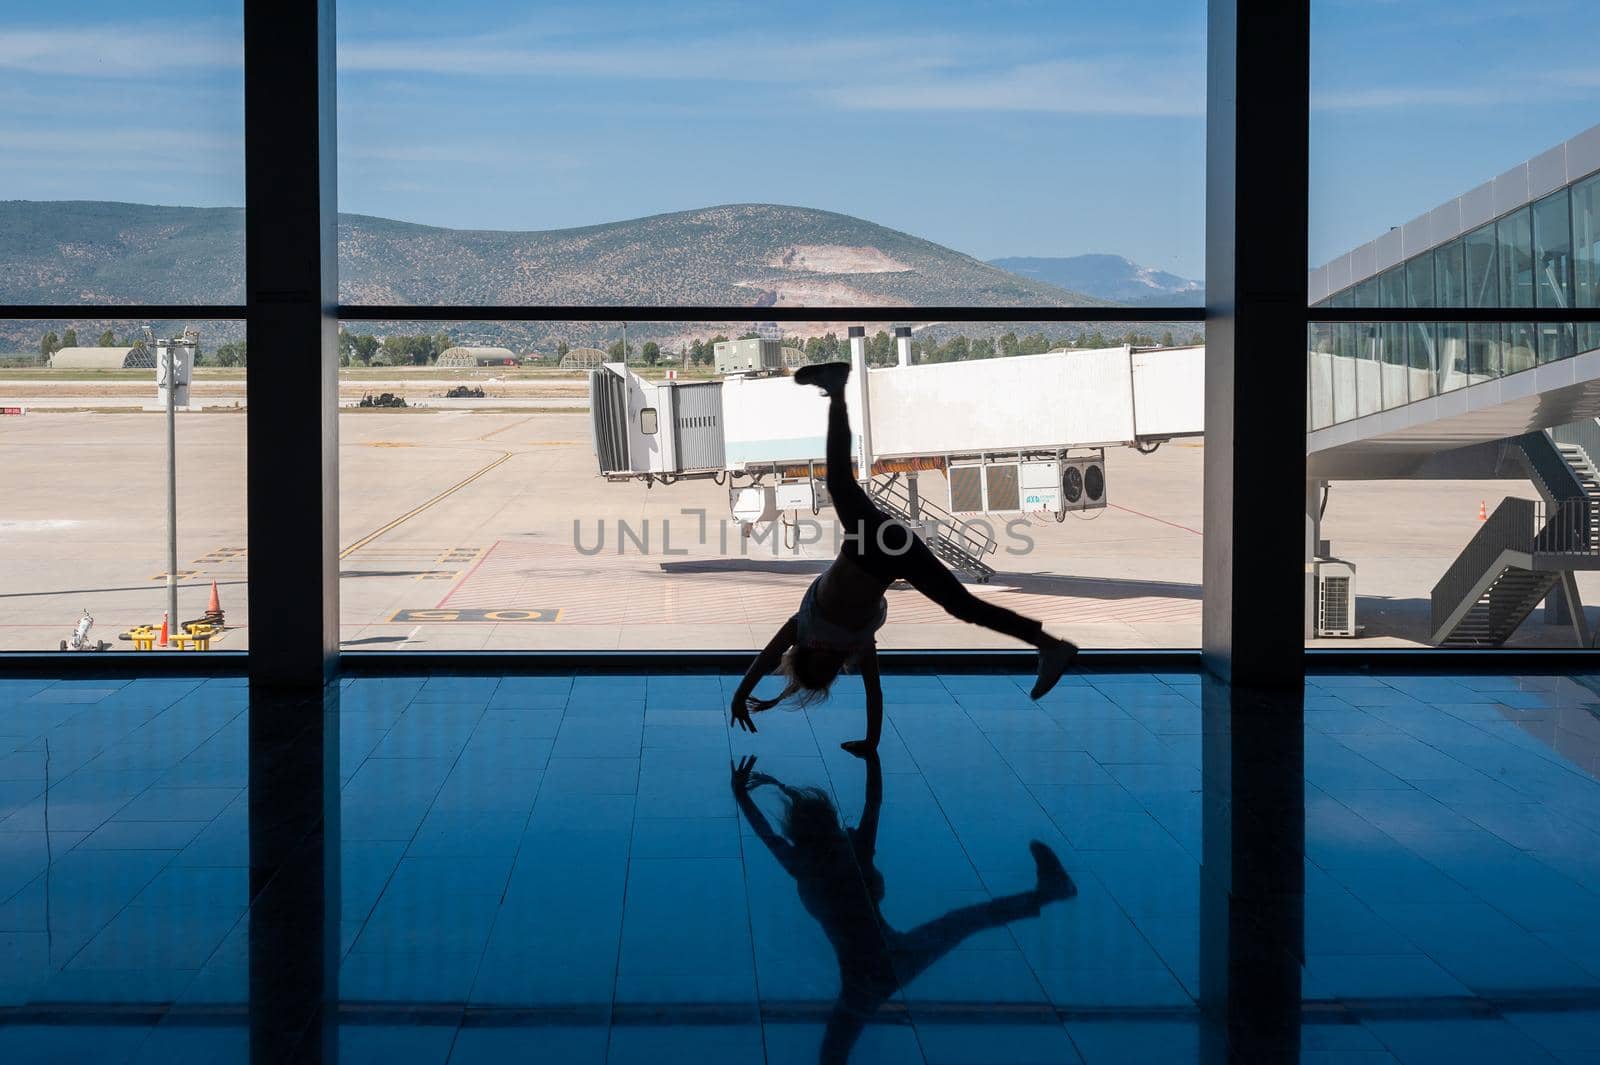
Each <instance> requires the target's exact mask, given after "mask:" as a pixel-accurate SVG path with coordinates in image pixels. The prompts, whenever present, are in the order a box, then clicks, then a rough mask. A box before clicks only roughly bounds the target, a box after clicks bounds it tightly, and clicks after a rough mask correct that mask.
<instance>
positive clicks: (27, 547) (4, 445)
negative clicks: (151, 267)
mask: <svg viewBox="0 0 1600 1065" xmlns="http://www.w3.org/2000/svg"><path fill="white" fill-rule="evenodd" d="M190 325H191V323H187V322H130V321H117V320H106V319H104V318H95V319H82V320H76V321H74V320H62V321H55V322H20V321H3V320H0V337H3V342H4V346H5V348H7V349H9V350H10V351H11V352H13V353H14V354H10V355H3V356H0V500H3V501H4V502H3V503H0V588H3V589H4V592H5V594H3V595H0V650H5V651H55V650H59V649H61V643H62V641H63V640H68V641H70V640H72V639H73V638H74V635H75V633H76V630H77V627H78V625H79V624H81V623H82V619H83V618H84V617H85V615H87V616H88V617H89V618H91V619H92V626H91V627H90V628H89V630H88V633H87V644H86V646H88V648H89V649H91V650H93V649H95V648H97V647H98V646H99V645H100V643H101V642H102V641H103V642H105V643H106V644H107V645H108V646H109V647H112V648H116V649H118V650H123V651H131V650H134V649H136V646H137V645H136V644H135V642H134V640H133V639H132V638H124V637H125V636H127V635H128V634H131V633H135V632H136V631H137V630H142V629H144V628H150V629H152V630H159V628H160V626H161V621H162V617H163V615H164V614H167V615H168V616H167V622H168V637H169V642H168V645H167V648H166V649H167V650H174V651H175V650H178V647H179V645H178V643H175V642H173V641H172V639H171V638H172V637H173V636H174V635H175V634H178V633H182V632H184V631H185V630H184V628H183V626H185V625H186V624H188V623H195V624H204V625H210V626H212V628H211V629H210V630H209V633H208V639H209V642H210V646H211V647H212V648H213V649H215V650H228V651H238V650H245V649H247V648H248V647H249V634H250V629H249V624H248V623H249V609H248V608H249V600H248V597H247V595H246V591H247V589H246V583H245V581H246V576H247V573H246V561H247V560H246V549H247V548H248V547H249V543H248V540H247V539H246V528H245V517H246V515H245V418H244V414H243V405H244V403H245V386H246V380H245V375H246V370H245V363H246V346H245V329H244V323H243V322H200V323H198V324H196V325H195V329H196V330H197V332H194V333H191V334H190V336H189V337H188V338H187V339H186V337H185V332H186V328H187V327H189V326H190ZM188 340H192V342H193V346H192V347H191V346H190V343H188V342H187V341H188ZM168 351H173V352H176V353H177V354H178V359H179V381H180V382H182V381H183V380H184V379H185V371H184V364H185V363H188V371H187V380H188V384H187V386H186V387H184V386H182V385H181V384H180V387H179V389H178V391H177V393H176V395H174V396H173V397H172V398H173V400H174V405H175V408H176V409H175V410H174V412H173V432H174V437H175V439H176V442H177V448H176V452H175V456H174V461H173V465H172V467H171V468H172V470H173V472H174V481H173V482H172V485H173V486H174V487H175V488H176V493H177V495H176V499H177V527H176V529H175V530H174V533H175V537H174V538H172V539H169V536H168V529H167V500H168V492H169V481H168V478H167V471H168V468H169V467H168V461H167V459H168V451H167V415H166V403H165V399H164V396H165V393H164V390H163V389H162V388H160V386H159V385H158V384H157V379H158V369H157V360H158V358H160V357H161V356H162V354H163V352H168ZM174 547H175V552H176V559H175V561H176V568H169V563H170V562H172V561H174V560H173V559H171V558H169V554H170V553H171V551H172V549H173V548H174ZM169 572H171V573H173V574H174V575H175V581H174V583H175V586H176V588H175V591H176V599H177V610H176V615H175V616H172V615H171V606H170V600H169V596H168V583H167V581H168V573H169ZM213 584H214V585H215V587H216V590H217V605H218V606H219V607H220V608H221V613H220V615H219V616H217V617H214V618H213V617H210V610H211V605H212V604H211V594H212V588H213ZM184 642H187V638H185V641H184ZM3 701H4V700H3V699H0V702H3ZM0 864H3V863H0Z"/></svg>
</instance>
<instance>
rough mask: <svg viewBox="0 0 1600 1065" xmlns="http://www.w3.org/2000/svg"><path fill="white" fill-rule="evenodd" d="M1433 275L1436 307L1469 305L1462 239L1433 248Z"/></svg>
mask: <svg viewBox="0 0 1600 1065" xmlns="http://www.w3.org/2000/svg"><path fill="white" fill-rule="evenodd" d="M1433 277H1434V294H1435V295H1434V300H1435V302H1434V306H1435V307H1465V306H1466V305H1467V264H1466V259H1465V258H1464V257H1463V255H1462V250H1461V241H1460V240H1452V241H1451V242H1450V243H1449V244H1445V245H1443V246H1441V247H1438V248H1435V249H1434V250H1433Z"/></svg>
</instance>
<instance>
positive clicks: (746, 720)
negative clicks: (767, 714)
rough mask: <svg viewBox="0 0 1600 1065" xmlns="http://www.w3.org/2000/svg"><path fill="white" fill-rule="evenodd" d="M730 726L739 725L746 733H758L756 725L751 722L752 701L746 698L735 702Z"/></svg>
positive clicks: (739, 697) (740, 698) (743, 697)
mask: <svg viewBox="0 0 1600 1065" xmlns="http://www.w3.org/2000/svg"><path fill="white" fill-rule="evenodd" d="M728 724H729V725H730V726H732V725H738V726H739V727H740V728H742V729H744V730H745V731H746V732H754V731H756V723H755V722H754V721H751V720H750V701H749V699H747V698H746V697H745V696H742V695H741V696H738V697H737V698H735V699H734V700H733V719H732V720H731V721H729V722H728Z"/></svg>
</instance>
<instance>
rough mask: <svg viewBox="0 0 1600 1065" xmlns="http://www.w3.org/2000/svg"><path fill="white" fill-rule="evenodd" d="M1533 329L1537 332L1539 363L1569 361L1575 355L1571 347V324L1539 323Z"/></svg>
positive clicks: (1575, 352)
mask: <svg viewBox="0 0 1600 1065" xmlns="http://www.w3.org/2000/svg"><path fill="white" fill-rule="evenodd" d="M1535 328H1536V329H1537V331H1538V346H1539V361H1540V362H1556V361H1557V360H1559V359H1570V358H1572V356H1574V355H1576V354H1577V350H1576V348H1575V347H1574V346H1573V332H1572V323H1571V322H1566V323H1562V322H1540V323H1539V325H1538V326H1537V327H1535Z"/></svg>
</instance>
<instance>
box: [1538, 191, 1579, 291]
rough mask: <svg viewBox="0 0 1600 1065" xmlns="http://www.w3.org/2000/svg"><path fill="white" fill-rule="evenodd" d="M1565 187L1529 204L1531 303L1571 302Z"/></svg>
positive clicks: (1569, 242) (1570, 218)
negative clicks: (1531, 262)
mask: <svg viewBox="0 0 1600 1065" xmlns="http://www.w3.org/2000/svg"><path fill="white" fill-rule="evenodd" d="M1567 200H1568V196H1567V190H1566V189H1562V190H1561V191H1560V192H1558V193H1556V194H1555V195H1554V196H1547V197H1545V198H1544V199H1542V200H1540V201H1539V202H1538V203H1536V204H1534V205H1533V269H1534V306H1536V307H1570V306H1572V217H1571V212H1570V211H1569V210H1568V205H1567Z"/></svg>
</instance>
